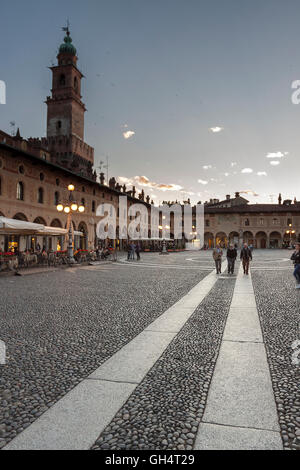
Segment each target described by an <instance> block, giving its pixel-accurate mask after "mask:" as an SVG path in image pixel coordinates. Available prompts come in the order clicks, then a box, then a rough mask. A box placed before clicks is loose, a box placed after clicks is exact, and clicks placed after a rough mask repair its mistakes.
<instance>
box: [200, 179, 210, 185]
mask: <svg viewBox="0 0 300 470" xmlns="http://www.w3.org/2000/svg"><path fill="white" fill-rule="evenodd" d="M198 183H200V184H204V185H205V184H207V183H208V181H205V180H198Z"/></svg>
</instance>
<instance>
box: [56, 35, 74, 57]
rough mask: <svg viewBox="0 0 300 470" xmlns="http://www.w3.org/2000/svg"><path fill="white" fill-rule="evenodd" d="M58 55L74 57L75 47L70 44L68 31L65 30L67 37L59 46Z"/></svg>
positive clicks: (70, 39)
mask: <svg viewBox="0 0 300 470" xmlns="http://www.w3.org/2000/svg"><path fill="white" fill-rule="evenodd" d="M58 53H59V54H71V55H76V47H75V46H73V44H72V38H71V36H70V32H69V30H67V35H66V36H65V37H64V42H63V44H61V45H60V47H59V51H58Z"/></svg>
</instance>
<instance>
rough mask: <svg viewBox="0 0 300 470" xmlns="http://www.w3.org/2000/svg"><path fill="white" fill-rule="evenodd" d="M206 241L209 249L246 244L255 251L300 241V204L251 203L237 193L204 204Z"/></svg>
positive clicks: (288, 202)
mask: <svg viewBox="0 0 300 470" xmlns="http://www.w3.org/2000/svg"><path fill="white" fill-rule="evenodd" d="M204 230H205V234H204V239H205V244H206V245H207V246H208V247H210V248H211V247H213V246H215V245H216V244H218V243H219V244H221V245H223V246H227V245H228V243H234V244H238V245H239V246H240V245H241V244H242V243H243V242H246V243H248V244H249V245H253V246H254V247H255V248H283V247H287V246H289V245H290V244H292V245H293V244H295V242H296V241H300V203H299V202H298V201H296V200H294V201H292V200H289V199H288V200H285V201H282V197H281V195H279V198H278V204H248V201H247V200H246V199H244V198H241V197H240V195H239V193H236V195H235V198H230V196H227V197H226V199H225V200H224V201H220V202H219V201H216V200H214V201H211V202H210V203H207V204H206V205H205V221H204Z"/></svg>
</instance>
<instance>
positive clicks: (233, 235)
mask: <svg viewBox="0 0 300 470" xmlns="http://www.w3.org/2000/svg"><path fill="white" fill-rule="evenodd" d="M239 238H240V235H239V233H238V232H235V231H233V232H230V234H229V236H228V241H229V243H233V244H234V245H237V246H238V245H239Z"/></svg>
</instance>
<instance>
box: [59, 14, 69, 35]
mask: <svg viewBox="0 0 300 470" xmlns="http://www.w3.org/2000/svg"><path fill="white" fill-rule="evenodd" d="M69 26H70V22H69V19H68V18H67V26H63V27H62V28H61V29H62V30H63V31H65V32H66V33H67V35H68V36H69V34H70V30H69Z"/></svg>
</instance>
